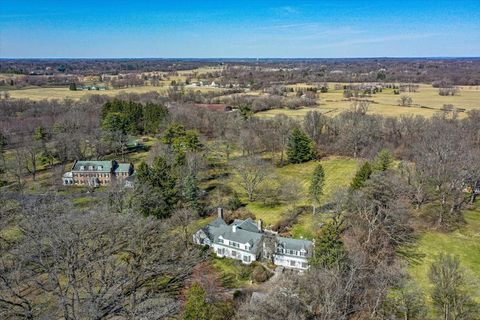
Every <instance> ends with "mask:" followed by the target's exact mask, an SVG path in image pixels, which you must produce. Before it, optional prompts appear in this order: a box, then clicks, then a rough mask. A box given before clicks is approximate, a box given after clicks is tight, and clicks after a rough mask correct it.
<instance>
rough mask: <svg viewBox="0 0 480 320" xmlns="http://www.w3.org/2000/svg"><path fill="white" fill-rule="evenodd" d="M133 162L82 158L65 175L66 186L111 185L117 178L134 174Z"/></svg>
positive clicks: (63, 178) (64, 182)
mask: <svg viewBox="0 0 480 320" xmlns="http://www.w3.org/2000/svg"><path fill="white" fill-rule="evenodd" d="M133 171H134V169H133V165H132V164H131V163H119V162H117V161H115V160H111V161H89V160H81V161H75V162H74V163H73V167H72V170H71V171H69V172H66V173H65V174H64V175H63V177H62V181H63V185H65V186H90V187H99V186H105V185H109V184H110V183H111V182H112V181H115V180H122V181H123V180H125V179H127V178H128V177H129V176H131V175H132V174H133Z"/></svg>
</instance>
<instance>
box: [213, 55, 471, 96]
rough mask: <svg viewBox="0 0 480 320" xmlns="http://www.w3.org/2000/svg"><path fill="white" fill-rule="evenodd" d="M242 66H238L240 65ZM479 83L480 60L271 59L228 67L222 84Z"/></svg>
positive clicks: (261, 85)
mask: <svg viewBox="0 0 480 320" xmlns="http://www.w3.org/2000/svg"><path fill="white" fill-rule="evenodd" d="M239 65H241V66H239ZM439 79H444V80H445V81H448V82H451V83H452V84H454V85H478V84H480V60H479V59H477V58H459V59H394V58H391V59H388V58H386V59H373V58H372V59H304V60H303V59H292V60H288V59H284V60H282V59H279V60H275V59H271V60H268V59H266V60H261V61H259V62H255V63H253V62H238V63H236V64H228V67H227V68H225V69H224V71H223V73H222V79H221V81H224V82H225V83H232V82H234V83H239V84H241V85H244V86H251V87H252V88H256V89H259V88H266V87H269V86H271V85H272V84H293V83H305V82H307V83H309V82H310V83H315V82H316V83H323V82H347V83H349V82H356V83H357V82H375V81H382V82H383V81H386V82H403V83H412V82H414V83H433V82H436V81H439Z"/></svg>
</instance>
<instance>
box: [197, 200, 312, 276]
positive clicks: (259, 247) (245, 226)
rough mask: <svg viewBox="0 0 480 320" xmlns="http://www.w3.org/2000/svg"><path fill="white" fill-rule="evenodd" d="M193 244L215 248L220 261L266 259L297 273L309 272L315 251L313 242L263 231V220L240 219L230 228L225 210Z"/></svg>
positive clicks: (247, 262)
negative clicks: (224, 259) (225, 216)
mask: <svg viewBox="0 0 480 320" xmlns="http://www.w3.org/2000/svg"><path fill="white" fill-rule="evenodd" d="M193 241H194V242H195V243H197V244H201V245H207V246H209V247H211V248H212V249H213V251H214V252H215V253H216V255H217V256H218V257H226V258H231V259H236V260H240V261H242V262H243V263H245V264H250V263H252V262H253V261H257V260H259V259H263V260H269V261H271V262H273V263H274V264H275V265H278V266H283V267H285V268H290V269H296V270H306V269H308V259H309V258H310V257H311V255H312V251H313V242H311V241H308V240H303V239H291V238H285V237H280V236H278V235H277V234H276V233H274V232H272V231H268V230H263V229H262V223H261V220H259V221H257V222H255V221H254V220H252V219H250V218H248V219H246V220H239V219H236V220H234V221H233V222H232V223H231V224H230V225H228V224H227V223H226V222H225V221H224V219H223V210H222V209H221V208H219V211H218V217H217V218H216V219H215V220H214V221H213V222H211V223H209V224H208V225H207V226H205V227H204V228H202V229H200V230H198V231H197V232H196V233H195V234H194V235H193ZM272 246H273V248H272Z"/></svg>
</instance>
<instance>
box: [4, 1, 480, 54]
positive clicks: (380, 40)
mask: <svg viewBox="0 0 480 320" xmlns="http://www.w3.org/2000/svg"><path fill="white" fill-rule="evenodd" d="M384 56H388V57H420V56H480V0H471V1H467V0H465V1H462V0H457V1H444V0H435V1H433V0H424V1H421V0H417V1H405V0H401V1H388V0H387V1H376V0H370V1H347V0H344V1H341V0H340V1H327V0H318V1H261V0H256V1H253V0H252V1H242V0H237V1H227V0H224V1H209V0H200V1H143V0H136V1H124V0H115V1H113V0H97V1H91V0H82V1H69V0H65V1H58V0H57V1H53V0H31V1H26V0H0V57H3V58H7V57H14V58H18V57H22V58H32V57H39V58H55V57H76V58H92V57H104V58H121V57H128V58H133V57H161V58H168V57H173V58H175V57H182V58H185V57H198V58H209V57H225V58H231V57H252V58H257V57H259V58H262V57H292V58H300V57H306V58H309V57H384Z"/></svg>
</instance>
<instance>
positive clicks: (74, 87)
mask: <svg viewBox="0 0 480 320" xmlns="http://www.w3.org/2000/svg"><path fill="white" fill-rule="evenodd" d="M69 89H70V91H77V85H76V83H75V82H72V83H70V87H69Z"/></svg>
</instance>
